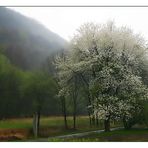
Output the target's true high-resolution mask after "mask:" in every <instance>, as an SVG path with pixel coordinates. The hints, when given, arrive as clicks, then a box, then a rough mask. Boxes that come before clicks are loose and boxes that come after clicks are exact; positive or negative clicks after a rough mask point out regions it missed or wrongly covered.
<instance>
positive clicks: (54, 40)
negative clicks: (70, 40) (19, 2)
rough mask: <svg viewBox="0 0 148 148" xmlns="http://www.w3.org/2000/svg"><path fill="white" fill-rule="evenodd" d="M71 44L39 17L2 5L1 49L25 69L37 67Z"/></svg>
mask: <svg viewBox="0 0 148 148" xmlns="http://www.w3.org/2000/svg"><path fill="white" fill-rule="evenodd" d="M66 45H67V42H66V41H65V40H64V39H63V38H61V37H60V36H58V35H57V34H55V33H53V32H51V31H49V30H48V29H46V28H45V27H44V26H43V25H41V24H39V23H38V22H37V21H35V20H33V19H30V18H28V17H25V16H23V15H21V14H19V13H17V12H15V11H13V10H10V9H8V8H4V7H1V8H0V49H1V50H2V52H4V54H5V55H6V56H7V57H8V58H9V59H10V61H11V62H12V63H13V64H15V65H17V66H19V67H21V68H23V69H28V70H30V69H36V68H39V67H41V66H42V65H43V63H45V61H46V60H47V58H48V56H50V57H51V55H54V54H55V53H57V52H58V51H60V50H61V49H63V48H64V47H65V46H66Z"/></svg>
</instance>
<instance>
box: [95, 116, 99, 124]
mask: <svg viewBox="0 0 148 148" xmlns="http://www.w3.org/2000/svg"><path fill="white" fill-rule="evenodd" d="M96 126H99V119H98V116H97V117H96Z"/></svg>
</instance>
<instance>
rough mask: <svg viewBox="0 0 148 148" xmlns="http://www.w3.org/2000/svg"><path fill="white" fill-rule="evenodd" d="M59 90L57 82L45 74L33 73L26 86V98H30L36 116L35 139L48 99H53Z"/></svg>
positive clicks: (34, 119)
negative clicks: (42, 111)
mask: <svg viewBox="0 0 148 148" xmlns="http://www.w3.org/2000/svg"><path fill="white" fill-rule="evenodd" d="M56 91H57V88H56V83H55V81H54V80H53V79H52V78H50V77H49V76H47V75H45V74H43V73H32V74H31V75H30V77H29V78H28V82H27V83H26V86H25V97H29V98H30V102H31V104H32V107H33V110H34V113H33V114H34V115H33V131H34V135H35V137H37V136H38V134H39V127H40V115H41V110H42V108H43V106H44V103H45V102H46V100H47V99H53V98H54V95H55V94H56Z"/></svg>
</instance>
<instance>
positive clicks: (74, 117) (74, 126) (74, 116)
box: [73, 99, 76, 129]
mask: <svg viewBox="0 0 148 148" xmlns="http://www.w3.org/2000/svg"><path fill="white" fill-rule="evenodd" d="M73 128H74V129H76V99H74V111H73Z"/></svg>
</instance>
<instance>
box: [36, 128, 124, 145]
mask: <svg viewBox="0 0 148 148" xmlns="http://www.w3.org/2000/svg"><path fill="white" fill-rule="evenodd" d="M119 129H123V127H117V128H112V129H111V131H114V130H119ZM102 132H104V130H95V131H89V132H82V133H76V134H68V135H62V136H55V137H49V138H40V139H37V140H35V141H38V142H47V141H50V140H52V139H71V138H80V137H83V136H87V135H89V134H92V133H102Z"/></svg>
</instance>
